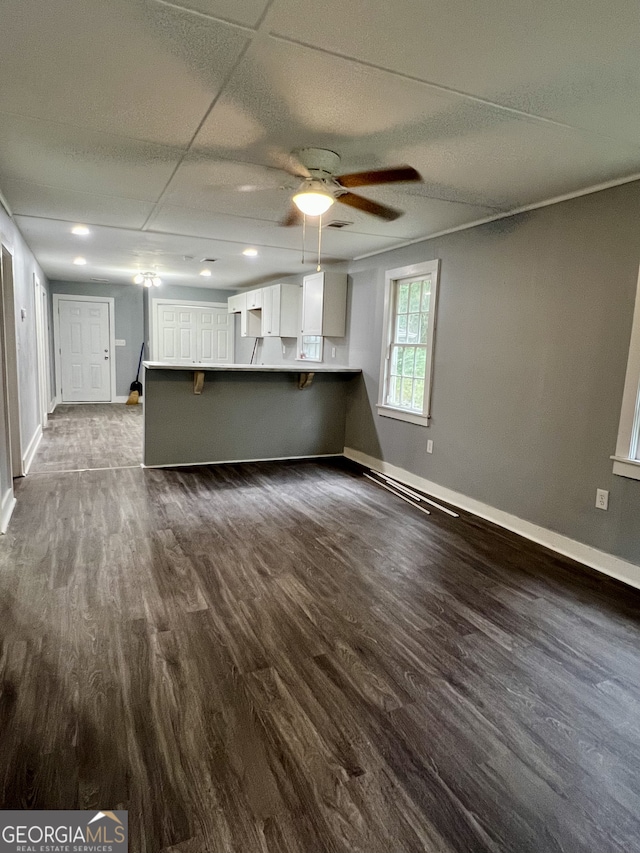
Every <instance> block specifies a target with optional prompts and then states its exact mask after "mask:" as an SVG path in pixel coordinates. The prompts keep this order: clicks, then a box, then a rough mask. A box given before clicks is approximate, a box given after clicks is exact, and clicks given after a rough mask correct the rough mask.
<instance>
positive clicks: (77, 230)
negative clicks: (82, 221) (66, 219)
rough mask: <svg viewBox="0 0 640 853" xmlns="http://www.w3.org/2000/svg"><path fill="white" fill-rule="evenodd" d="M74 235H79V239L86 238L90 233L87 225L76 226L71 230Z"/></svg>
mask: <svg viewBox="0 0 640 853" xmlns="http://www.w3.org/2000/svg"><path fill="white" fill-rule="evenodd" d="M71 233H72V234H77V235H78V237H86V236H87V234H89V233H90V231H89V229H88V228H87V226H86V225H74V226H73V228H72V229H71Z"/></svg>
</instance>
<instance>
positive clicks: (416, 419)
mask: <svg viewBox="0 0 640 853" xmlns="http://www.w3.org/2000/svg"><path fill="white" fill-rule="evenodd" d="M377 409H378V414H379V415H382V417H383V418H395V419H396V420H398V421H407V422H408V423H410V424H418V425H419V426H425V427H428V426H429V415H416V414H415V413H414V412H406V411H404V409H394V408H393V407H392V406H381V405H379V406H378V407H377Z"/></svg>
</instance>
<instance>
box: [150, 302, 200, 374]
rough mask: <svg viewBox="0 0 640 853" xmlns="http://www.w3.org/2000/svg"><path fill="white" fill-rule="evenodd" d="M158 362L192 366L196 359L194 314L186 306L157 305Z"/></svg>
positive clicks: (193, 311)
mask: <svg viewBox="0 0 640 853" xmlns="http://www.w3.org/2000/svg"><path fill="white" fill-rule="evenodd" d="M157 310H158V337H157V340H158V358H157V360H158V361H168V362H171V363H172V364H182V363H184V364H193V363H194V362H196V361H197V358H196V312H195V310H194V309H193V308H189V307H188V306H186V305H158V308H157Z"/></svg>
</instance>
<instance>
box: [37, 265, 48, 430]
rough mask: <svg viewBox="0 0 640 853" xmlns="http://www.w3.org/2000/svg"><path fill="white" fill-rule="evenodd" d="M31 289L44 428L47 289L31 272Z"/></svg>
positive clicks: (46, 360) (41, 423)
mask: <svg viewBox="0 0 640 853" xmlns="http://www.w3.org/2000/svg"><path fill="white" fill-rule="evenodd" d="M33 290H34V299H35V309H36V312H35V313H36V350H37V354H38V403H39V414H40V425H41V427H42V428H43V429H44V428H45V427H46V425H47V423H48V421H49V406H50V404H51V374H50V371H51V367H50V364H49V322H48V321H49V311H48V305H47V291H46V290H45V289H44V287H43V286H42V282H41V281H40V279H39V278H38V276H37V275H36V273H34V274H33Z"/></svg>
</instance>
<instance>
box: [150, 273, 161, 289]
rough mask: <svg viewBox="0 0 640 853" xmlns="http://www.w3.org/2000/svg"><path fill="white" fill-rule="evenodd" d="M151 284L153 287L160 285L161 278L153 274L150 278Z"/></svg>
mask: <svg viewBox="0 0 640 853" xmlns="http://www.w3.org/2000/svg"><path fill="white" fill-rule="evenodd" d="M151 284H152V285H153V286H154V287H160V285H161V284H162V279H161V278H158V276H157V275H154V277H153V278H152V279H151Z"/></svg>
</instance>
